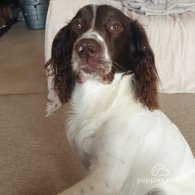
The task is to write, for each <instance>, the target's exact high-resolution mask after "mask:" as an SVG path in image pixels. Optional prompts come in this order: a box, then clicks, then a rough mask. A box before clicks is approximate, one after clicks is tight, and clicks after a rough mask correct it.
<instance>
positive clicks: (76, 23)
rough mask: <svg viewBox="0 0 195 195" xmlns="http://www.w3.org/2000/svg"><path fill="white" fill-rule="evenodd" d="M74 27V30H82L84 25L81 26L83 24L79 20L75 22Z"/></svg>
mask: <svg viewBox="0 0 195 195" xmlns="http://www.w3.org/2000/svg"><path fill="white" fill-rule="evenodd" d="M73 26H74V28H76V29H81V28H82V24H81V22H80V21H78V20H76V21H74V23H73Z"/></svg>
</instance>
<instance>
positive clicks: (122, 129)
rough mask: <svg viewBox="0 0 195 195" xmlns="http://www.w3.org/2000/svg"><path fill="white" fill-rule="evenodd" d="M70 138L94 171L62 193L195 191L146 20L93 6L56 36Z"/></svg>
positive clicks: (56, 77)
mask: <svg viewBox="0 0 195 195" xmlns="http://www.w3.org/2000/svg"><path fill="white" fill-rule="evenodd" d="M46 67H47V69H48V72H50V73H51V76H52V77H53V82H54V90H55V93H56V97H58V99H59V100H60V102H59V103H58V105H61V104H63V103H66V102H69V103H70V110H69V111H68V117H67V119H66V124H67V137H68V139H69V140H70V141H71V143H72V144H73V145H74V146H75V148H76V150H77V152H78V155H79V156H80V158H81V161H82V162H83V165H84V166H85V167H86V169H87V170H88V175H87V176H86V177H85V178H84V179H83V180H81V181H80V182H78V183H76V184H75V185H73V186H72V187H70V188H68V189H67V190H65V191H63V192H61V193H60V195H78V194H82V195H91V194H93V195H195V159H194V157H193V154H192V151H191V149H190V147H189V145H188V144H187V142H186V140H185V139H184V137H183V136H182V135H181V133H180V131H179V130H178V128H177V127H176V126H175V125H174V124H173V123H171V122H170V120H169V119H168V118H167V117H166V116H165V115H164V114H163V113H162V112H161V111H160V109H159V104H158V96H157V88H158V86H157V85H158V80H159V79H158V74H157V70H156V68H155V59H154V54H153V52H152V49H151V47H150V45H149V42H148V39H147V36H146V33H145V31H144V28H143V27H142V26H141V24H140V23H139V22H137V21H135V20H133V19H130V18H128V17H127V16H125V15H124V14H123V13H122V12H121V11H119V10H118V9H116V8H114V7H111V6H109V5H98V6H97V5H87V6H85V7H83V8H81V9H80V10H79V11H78V12H77V14H76V16H75V17H74V18H73V19H72V20H71V22H70V23H69V24H68V25H66V26H64V27H63V28H62V29H61V30H60V31H59V32H58V33H57V35H56V37H55V39H54V41H53V45H52V54H51V59H50V60H49V61H48V63H47V64H46Z"/></svg>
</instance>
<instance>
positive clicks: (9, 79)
mask: <svg viewBox="0 0 195 195" xmlns="http://www.w3.org/2000/svg"><path fill="white" fill-rule="evenodd" d="M43 54H44V31H43V30H37V31H35V30H34V31H33V30H28V29H27V28H26V26H25V25H24V23H22V22H18V23H16V24H15V25H14V27H13V28H11V29H10V30H9V31H8V33H6V34H5V35H4V36H3V37H2V38H1V39H0V70H1V71H0V94H18V93H20V94H24V93H25V94H26V93H34V92H35V93H37V92H43V91H46V88H45V85H46V82H45V79H44V75H45V72H44V68H43V63H44V55H43Z"/></svg>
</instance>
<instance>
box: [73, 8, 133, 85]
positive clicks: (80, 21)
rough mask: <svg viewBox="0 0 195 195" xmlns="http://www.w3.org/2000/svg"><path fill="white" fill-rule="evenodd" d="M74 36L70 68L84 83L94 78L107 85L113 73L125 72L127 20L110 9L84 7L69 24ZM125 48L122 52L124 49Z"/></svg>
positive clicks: (128, 37) (128, 39)
mask: <svg viewBox="0 0 195 195" xmlns="http://www.w3.org/2000/svg"><path fill="white" fill-rule="evenodd" d="M70 26H71V33H72V34H73V36H75V37H76V39H75V40H76V41H75V42H74V45H73V51H72V68H73V71H74V72H75V73H76V74H77V75H78V76H79V78H80V81H81V82H83V81H84V80H85V79H86V78H88V77H95V78H96V79H98V80H99V81H100V82H105V83H109V82H111V80H112V76H113V74H112V72H113V71H114V72H116V71H119V72H125V71H127V70H128V69H129V68H128V66H129V64H130V58H126V57H125V56H129V53H130V49H131V48H130V44H129V42H130V36H129V32H130V20H129V19H128V18H127V17H126V16H125V15H124V14H121V12H120V11H119V10H117V9H115V8H113V7H110V6H86V7H84V8H82V9H81V10H80V11H79V12H78V13H77V14H76V16H75V17H74V18H73V20H72V21H71V23H70ZM124 48H125V49H124Z"/></svg>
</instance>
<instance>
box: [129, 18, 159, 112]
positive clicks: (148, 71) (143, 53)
mask: <svg viewBox="0 0 195 195" xmlns="http://www.w3.org/2000/svg"><path fill="white" fill-rule="evenodd" d="M131 32H132V40H131V41H132V43H131V68H132V70H133V72H134V74H135V98H136V100H138V101H140V102H141V103H142V104H143V106H147V107H148V108H149V109H150V110H154V109H156V108H158V107H159V105H158V96H157V83H158V74H157V70H156V67H155V60H154V54H153V51H152V49H151V47H150V45H149V43H148V38H147V36H146V33H145V31H144V29H143V27H142V26H141V25H140V24H139V23H138V22H137V21H133V22H132V23H131Z"/></svg>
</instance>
